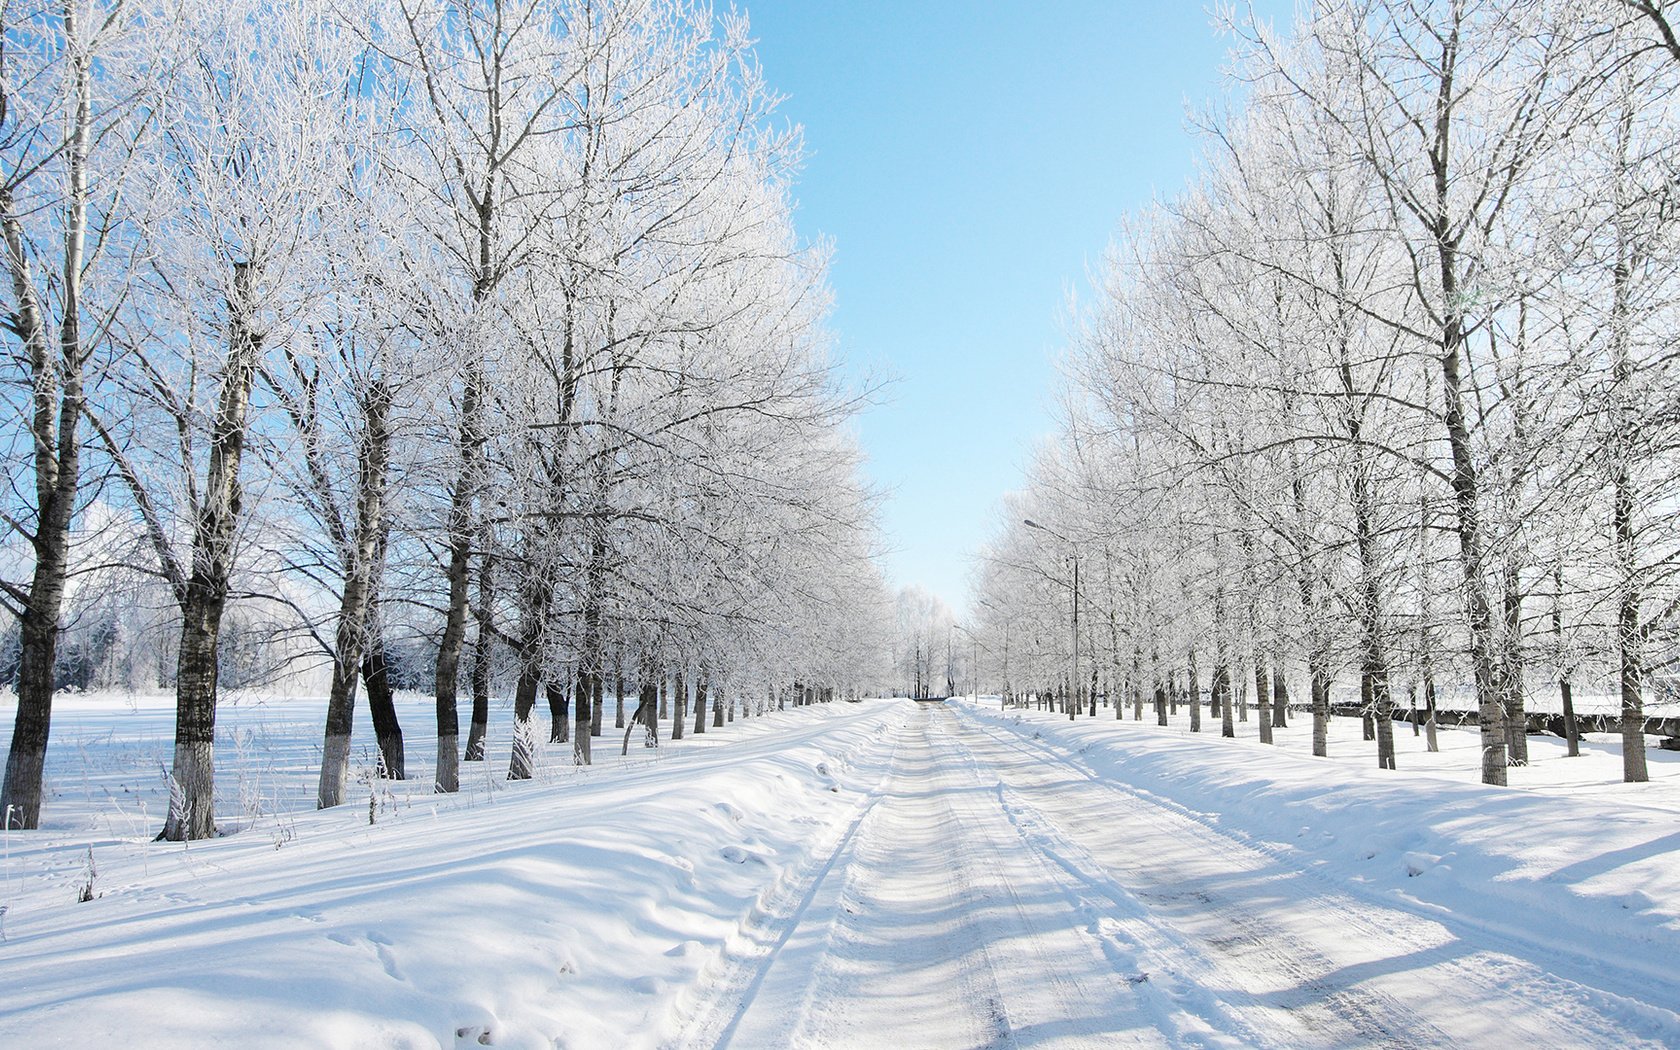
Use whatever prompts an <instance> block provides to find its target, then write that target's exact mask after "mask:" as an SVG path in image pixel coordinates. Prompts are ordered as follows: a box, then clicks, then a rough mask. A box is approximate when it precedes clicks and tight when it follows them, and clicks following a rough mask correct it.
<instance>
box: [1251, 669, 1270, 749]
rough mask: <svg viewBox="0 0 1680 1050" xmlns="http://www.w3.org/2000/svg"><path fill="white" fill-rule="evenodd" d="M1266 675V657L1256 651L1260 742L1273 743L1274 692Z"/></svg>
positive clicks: (1256, 692)
mask: <svg viewBox="0 0 1680 1050" xmlns="http://www.w3.org/2000/svg"><path fill="white" fill-rule="evenodd" d="M1270 685H1271V681H1270V679H1269V678H1268V677H1267V675H1266V657H1265V655H1264V654H1262V653H1261V652H1260V650H1258V649H1256V650H1255V651H1254V702H1255V704H1256V705H1257V706H1258V707H1259V708H1260V742H1261V743H1262V744H1269V743H1271V742H1272V691H1271V689H1270Z"/></svg>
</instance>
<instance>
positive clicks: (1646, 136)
mask: <svg viewBox="0 0 1680 1050" xmlns="http://www.w3.org/2000/svg"><path fill="white" fill-rule="evenodd" d="M1677 24H1680V8H1676V6H1675V5H1674V4H1671V3H1665V2H1662V0H1615V2H1611V0H1601V2H1590V3H1589V2H1577V0H1515V2H1512V0H1428V2H1422V3H1419V2H1410V0H1408V2H1399V0H1316V2H1315V3H1313V4H1311V5H1305V6H1304V7H1303V10H1302V13H1300V14H1299V15H1298V16H1297V19H1296V21H1295V23H1294V24H1293V26H1292V27H1284V30H1281V31H1280V30H1274V29H1273V28H1272V27H1270V26H1268V25H1265V24H1262V23H1260V22H1259V21H1258V20H1257V19H1256V18H1255V17H1253V15H1252V13H1251V12H1250V13H1249V14H1248V15H1247V16H1242V15H1241V14H1240V13H1239V14H1237V15H1233V16H1232V17H1231V19H1230V20H1229V24H1228V29H1229V31H1230V33H1231V38H1232V39H1233V41H1234V49H1233V56H1232V58H1233V71H1234V73H1233V75H1234V78H1235V81H1236V82H1235V84H1234V85H1233V87H1234V91H1233V97H1234V98H1235V99H1237V101H1236V102H1234V103H1232V104H1231V105H1230V106H1229V107H1227V109H1226V110H1224V111H1220V112H1213V113H1209V114H1207V115H1206V116H1205V118H1204V119H1203V120H1202V121H1201V123H1202V125H1203V127H1204V130H1205V132H1206V142H1207V148H1206V151H1205V157H1204V160H1203V164H1202V165H1201V167H1200V169H1199V174H1198V176H1197V178H1196V179H1195V180H1194V182H1193V184H1192V185H1190V186H1189V188H1188V189H1186V190H1185V191H1184V192H1183V193H1182V194H1181V195H1180V196H1178V197H1177V198H1176V199H1173V200H1171V201H1167V202H1163V203H1160V204H1159V205H1157V206H1155V207H1153V208H1151V209H1149V210H1147V211H1145V212H1143V213H1141V214H1138V215H1135V216H1134V217H1132V218H1131V219H1130V220H1129V221H1128V222H1127V223H1126V224H1125V225H1124V228H1123V229H1122V231H1121V233H1120V235H1119V236H1118V237H1117V238H1116V240H1115V243H1114V245H1113V247H1112V249H1111V250H1110V252H1109V253H1108V255H1107V256H1106V258H1105V260H1104V263H1103V265H1102V267H1101V269H1100V272H1099V273H1098V275H1097V278H1096V280H1095V281H1094V284H1095V288H1094V292H1093V294H1092V296H1091V297H1090V298H1089V300H1088V301H1086V302H1084V303H1082V304H1080V305H1079V306H1077V307H1076V309H1075V317H1076V321H1075V324H1074V332H1073V336H1072V346H1071V349H1070V351H1069V354H1068V357H1067V361H1066V368H1065V375H1066V382H1065V393H1064V396H1063V398H1062V402H1061V404H1062V411H1061V413H1060V415H1061V425H1060V429H1059V435H1058V436H1057V438H1056V439H1055V440H1054V441H1052V442H1051V443H1050V444H1048V445H1047V446H1046V447H1044V448H1043V449H1042V450H1041V452H1040V454H1039V455H1038V457H1037V460H1036V462H1035V465H1034V468H1033V471H1032V475H1031V482H1030V485H1029V487H1028V489H1027V490H1026V491H1025V492H1024V493H1022V494H1021V495H1020V496H1019V497H1017V498H1016V499H1014V500H1013V501H1012V502H1011V503H1010V505H1009V506H1008V507H1007V508H1006V509H1007V510H1008V514H1007V520H1008V521H1009V523H1010V524H1008V525H1006V526H1005V527H1004V529H1003V531H1002V534H1001V535H1000V536H999V537H998V538H997V539H996V540H995V541H994V543H993V544H992V545H991V548H990V550H989V551H988V553H987V559H986V561H985V564H984V568H983V570H982V573H981V579H980V594H981V603H980V605H979V610H980V613H981V617H982V620H983V624H984V635H985V638H986V642H987V646H988V648H989V649H991V650H993V651H995V652H1009V651H1010V648H1011V646H1012V648H1013V654H1014V662H1013V664H1012V665H1011V666H1012V668H1013V676H1012V677H1013V679H1014V681H1015V682H1019V683H1039V684H1041V683H1046V682H1055V681H1056V680H1057V678H1058V676H1061V675H1062V674H1063V669H1064V668H1066V667H1067V666H1068V665H1069V664H1070V663H1071V662H1072V661H1071V660H1070V657H1071V655H1072V654H1071V653H1070V652H1069V644H1070V643H1069V641H1068V639H1069V638H1070V634H1069V632H1068V630H1067V626H1066V625H1067V623H1068V607H1069V599H1070V592H1069V575H1070V574H1069V566H1068V565H1067V564H1066V559H1067V558H1069V557H1070V555H1077V557H1078V558H1079V563H1080V569H1081V571H1082V574H1083V581H1082V584H1081V587H1080V591H1081V594H1080V600H1081V603H1082V606H1083V608H1082V615H1083V616H1084V617H1085V623H1084V627H1083V629H1082V631H1081V642H1080V643H1079V644H1080V647H1081V649H1084V650H1086V652H1085V657H1086V659H1087V660H1088V661H1089V662H1088V663H1087V664H1086V666H1087V667H1088V668H1089V669H1090V671H1089V675H1090V677H1089V681H1081V682H1074V683H1068V684H1065V685H1063V686H1062V690H1063V692H1064V694H1065V693H1067V692H1068V690H1069V688H1070V687H1071V694H1072V696H1071V699H1070V700H1069V701H1068V704H1069V709H1070V710H1079V709H1080V705H1081V704H1082V703H1084V702H1086V698H1087V697H1088V696H1091V695H1093V694H1098V693H1100V692H1101V691H1102V689H1103V683H1107V686H1108V689H1109V690H1112V691H1113V693H1114V694H1115V696H1116V697H1117V699H1118V700H1119V701H1120V702H1118V703H1117V704H1116V714H1119V713H1121V710H1122V709H1123V707H1124V706H1125V702H1126V701H1130V704H1131V706H1132V708H1133V712H1134V717H1141V716H1142V710H1143V707H1144V704H1145V701H1146V700H1148V701H1150V702H1152V703H1153V705H1154V706H1155V708H1156V709H1157V712H1158V718H1159V720H1161V721H1162V722H1163V724H1164V723H1165V719H1166V717H1167V710H1168V707H1169V706H1176V705H1177V704H1178V703H1180V702H1181V701H1183V700H1189V701H1190V702H1191V718H1192V719H1193V721H1192V725H1193V726H1194V727H1196V728H1199V727H1200V726H1199V722H1200V708H1199V706H1198V704H1197V701H1199V700H1200V698H1201V697H1202V695H1203V693H1202V690H1203V689H1204V687H1205V688H1208V689H1210V691H1211V695H1212V699H1213V702H1214V704H1215V705H1216V710H1218V711H1219V712H1220V713H1221V716H1222V717H1221V721H1222V723H1223V725H1222V729H1223V732H1224V734H1225V735H1227V736H1230V735H1232V733H1233V731H1234V730H1233V724H1232V711H1231V709H1232V695H1233V692H1234V691H1237V689H1236V680H1240V681H1241V683H1242V686H1243V688H1241V690H1240V691H1241V692H1242V693H1243V694H1244V695H1245V696H1246V694H1247V689H1246V685H1247V684H1248V683H1249V681H1250V679H1251V680H1252V685H1253V696H1254V698H1255V700H1256V701H1257V703H1258V705H1259V708H1260V712H1261V713H1260V717H1259V719H1258V722H1259V726H1258V728H1259V733H1260V735H1261V739H1262V740H1269V739H1270V738H1271V730H1272V728H1273V727H1274V726H1275V725H1281V724H1283V720H1284V719H1285V718H1286V717H1287V715H1286V711H1287V704H1288V701H1289V699H1290V698H1289V694H1288V681H1289V679H1288V677H1287V676H1286V675H1285V674H1284V671H1285V670H1286V669H1288V670H1292V671H1294V670H1300V671H1302V672H1304V674H1303V676H1302V678H1300V679H1297V689H1299V683H1300V681H1302V680H1303V679H1304V681H1305V682H1306V690H1305V691H1306V693H1307V694H1308V695H1307V696H1305V697H1301V696H1299V694H1297V697H1296V699H1300V700H1305V701H1307V702H1309V703H1310V705H1311V711H1312V718H1313V724H1314V732H1313V750H1314V753H1315V754H1324V753H1325V749H1326V737H1327V725H1328V720H1329V717H1330V687H1331V682H1332V680H1333V679H1335V678H1336V677H1338V676H1348V675H1355V676H1357V680H1358V681H1359V682H1360V683H1361V697H1362V701H1363V704H1364V706H1365V709H1366V710H1367V712H1368V714H1369V716H1374V723H1375V724H1374V726H1373V727H1372V728H1373V730H1374V735H1375V738H1376V741H1377V751H1378V762H1379V764H1380V765H1382V766H1383V767H1386V768H1393V767H1394V764H1395V757H1394V748H1393V739H1392V721H1391V716H1392V714H1393V712H1394V708H1395V705H1396V700H1397V695H1396V694H1397V693H1402V694H1403V695H1406V696H1410V697H1411V698H1413V699H1416V698H1417V697H1418V695H1419V694H1420V693H1421V694H1422V699H1423V703H1424V705H1425V708H1426V710H1427V711H1429V712H1431V713H1433V711H1434V710H1435V705H1436V696H1437V689H1438V688H1439V689H1441V690H1442V692H1443V693H1445V692H1447V691H1448V690H1449V688H1451V689H1453V690H1454V691H1455V692H1457V693H1458V694H1459V696H1460V697H1461V698H1462V699H1464V700H1469V701H1472V702H1473V707H1474V710H1475V712H1476V721H1477V722H1478V723H1479V726H1480V732H1481V744H1482V749H1481V754H1482V763H1481V775H1482V779H1483V780H1484V782H1486V783H1489V784H1502V783H1504V782H1505V779H1506V769H1507V766H1508V765H1512V764H1523V763H1525V762H1526V761H1527V757H1528V753H1527V736H1526V731H1525V730H1526V725H1527V716H1526V711H1525V703H1526V698H1527V697H1530V696H1533V695H1536V691H1538V690H1546V691H1548V692H1552V691H1555V693H1556V694H1558V695H1560V699H1561V703H1562V707H1563V710H1564V712H1565V716H1566V717H1565V721H1566V722H1567V727H1568V728H1567V732H1568V735H1569V736H1570V746H1571V749H1572V750H1573V749H1574V748H1575V747H1576V736H1575V735H1576V732H1577V725H1576V720H1575V718H1574V711H1573V706H1574V704H1573V698H1574V690H1575V688H1577V687H1578V686H1586V687H1589V688H1595V689H1601V690H1603V691H1608V692H1612V693H1616V694H1619V696H1620V729H1621V735H1622V754H1623V762H1624V775H1625V779H1626V780H1628V781H1643V780H1645V779H1646V764H1645V743H1646V742H1645V713H1644V704H1645V703H1646V700H1647V697H1648V695H1650V693H1651V691H1652V690H1653V689H1655V690H1658V691H1659V692H1660V693H1667V692H1668V690H1669V683H1671V682H1672V681H1673V680H1674V679H1673V673H1672V670H1671V668H1672V667H1673V664H1674V661H1675V659H1676V657H1677V656H1680V648H1677V645H1676V642H1677V637H1676V634H1677V630H1676V628H1677V624H1676V619H1675V615H1676V613H1677V612H1680V587H1677V581H1676V579H1675V571H1676V569H1677V567H1680V564H1677V560H1676V559H1677V556H1680V518H1677V517H1676V515H1675V513H1674V511H1675V507H1676V502H1677V500H1680V473H1677V468H1680V411H1677V409H1680V376H1677V375H1676V372H1675V368H1676V353H1675V351H1676V349H1677V344H1676V341H1675V340H1676V332H1680V254H1677V252H1676V248H1677V238H1680V137H1677V136H1676V134H1675V129H1676V128H1677V127H1680V107H1677V104H1676V103H1677V95H1676V91H1677V89H1680V44H1677V43H1676V36H1675V27H1676V25H1677ZM1028 518H1030V519H1032V520H1033V521H1035V522H1037V523H1039V524H1040V525H1041V526H1042V527H1041V528H1038V529H1035V528H1032V527H1030V526H1028V525H1025V524H1023V523H1022V521H1023V519H1028ZM1058 536H1059V537H1061V538H1060V539H1058ZM1080 677H1081V678H1084V677H1085V675H1084V674H1083V673H1082V674H1081V676H1080ZM1007 687H1008V686H1007V684H1006V688H1007ZM1091 702H1092V703H1094V702H1095V701H1091ZM1094 710H1095V708H1094V707H1093V708H1092V711H1093V713H1094ZM1244 714H1246V712H1244ZM1430 728H1431V732H1433V728H1434V727H1433V723H1431V726H1430Z"/></svg>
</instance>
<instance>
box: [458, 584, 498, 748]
mask: <svg viewBox="0 0 1680 1050" xmlns="http://www.w3.org/2000/svg"><path fill="white" fill-rule="evenodd" d="M495 616H496V559H495V558H493V557H491V555H490V553H489V552H488V551H486V552H485V553H484V556H483V557H482V558H480V559H479V563H478V605H477V607H476V608H474V609H473V621H474V622H475V623H476V624H477V626H478V638H477V640H476V641H475V642H474V643H473V666H472V721H471V723H470V724H469V725H468V728H467V749H466V754H465V755H464V756H462V757H463V760H464V761H467V762H482V761H484V737H485V734H486V733H487V732H488V731H489V728H490V671H491V668H492V667H493V664H492V662H491V661H492V660H494V659H495V646H496V622H495Z"/></svg>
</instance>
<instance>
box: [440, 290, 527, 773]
mask: <svg viewBox="0 0 1680 1050" xmlns="http://www.w3.org/2000/svg"><path fill="white" fill-rule="evenodd" d="M477 297H478V296H476V295H475V298H477ZM483 383H484V375H483V372H482V370H481V369H480V368H479V366H478V365H477V363H476V362H475V361H474V360H472V359H470V358H469V361H468V365H467V379H466V383H465V385H464V387H463V388H462V392H461V417H460V426H459V428H458V429H457V431H456V449H457V451H458V452H459V454H460V459H459V465H458V467H457V468H456V474H455V483H454V485H453V486H452V487H451V488H450V492H449V564H448V567H447V568H446V569H445V570H444V580H445V581H446V582H447V583H448V585H449V600H448V603H447V605H446V606H445V611H444V617H443V636H442V638H440V639H439V641H438V654H437V674H436V686H435V689H436V692H437V774H436V777H435V780H436V784H435V789H436V790H438V791H441V792H452V791H458V790H459V789H460V786H461V764H460V763H461V750H460V739H461V721H460V716H459V714H458V713H457V712H456V710H455V700H456V695H457V692H458V690H459V688H460V674H461V650H462V648H463V646H464V645H465V644H466V637H467V580H468V576H469V568H470V561H471V557H472V540H473V501H474V499H475V498H476V495H477V489H478V473H479V468H478V464H479V458H480V455H481V453H482V451H483V446H484V437H483V435H482V433H481V431H482V425H481V421H480V419H479V416H480V414H481V412H482V411H483V399H484V391H483V389H482V387H483ZM514 750H515V752H516V753H517V752H518V744H517V742H516V743H515V748H514ZM525 775H526V776H529V775H530V774H529V772H527V773H526V774H525Z"/></svg>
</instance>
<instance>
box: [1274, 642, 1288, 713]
mask: <svg viewBox="0 0 1680 1050" xmlns="http://www.w3.org/2000/svg"><path fill="white" fill-rule="evenodd" d="M1272 728H1273V729H1288V728H1289V682H1288V681H1287V680H1286V679H1285V678H1284V677H1283V661H1282V660H1280V659H1278V658H1277V657H1276V656H1275V655H1274V656H1273V657H1272Z"/></svg>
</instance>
